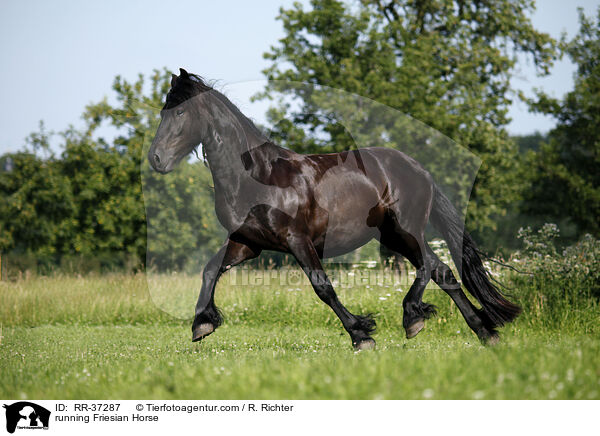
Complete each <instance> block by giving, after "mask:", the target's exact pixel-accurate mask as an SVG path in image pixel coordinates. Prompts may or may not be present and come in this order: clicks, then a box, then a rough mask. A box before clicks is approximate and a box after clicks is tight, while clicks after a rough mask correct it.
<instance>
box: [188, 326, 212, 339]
mask: <svg viewBox="0 0 600 436" xmlns="http://www.w3.org/2000/svg"><path fill="white" fill-rule="evenodd" d="M214 331H215V327H214V326H213V325H212V324H211V323H208V322H205V323H204V324H200V325H199V326H198V327H196V328H195V329H194V331H193V333H192V342H198V341H199V340H201V339H203V338H205V337H206V336H208V335H210V334H211V333H212V332H214Z"/></svg>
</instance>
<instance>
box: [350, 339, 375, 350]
mask: <svg viewBox="0 0 600 436" xmlns="http://www.w3.org/2000/svg"><path fill="white" fill-rule="evenodd" d="M374 348H375V339H364V340H362V341H360V342H358V343H355V344H354V349H355V350H356V351H362V350H372V349H374Z"/></svg>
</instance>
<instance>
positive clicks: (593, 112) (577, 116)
mask: <svg viewBox="0 0 600 436" xmlns="http://www.w3.org/2000/svg"><path fill="white" fill-rule="evenodd" d="M597 14H598V15H597V20H596V23H594V22H593V20H592V19H588V18H587V17H586V16H585V15H584V13H583V11H582V10H581V9H580V11H579V21H580V30H579V33H578V34H577V36H575V38H574V39H573V40H572V41H570V42H569V43H567V44H566V47H565V51H566V54H567V55H568V56H569V57H570V59H571V60H572V61H573V63H575V64H576V65H577V71H576V73H575V84H574V89H573V90H572V91H571V92H569V93H568V94H567V95H565V96H564V98H563V99H562V100H558V99H554V98H551V97H549V96H548V95H546V94H544V93H542V92H538V95H537V97H536V98H535V99H531V100H530V104H531V107H532V108H533V110H535V111H537V112H540V113H544V114H549V115H552V116H553V117H554V118H556V120H557V125H556V127H555V128H554V129H553V130H552V131H551V132H550V134H549V136H550V139H549V141H548V142H547V143H546V144H544V145H543V146H542V148H541V150H540V152H539V153H532V154H531V155H530V159H529V164H530V168H531V169H532V171H531V172H530V173H531V174H532V175H533V176H532V178H531V189H530V191H529V193H528V195H527V197H526V202H525V208H526V210H527V211H528V212H529V213H532V214H535V215H538V216H544V217H547V218H548V219H552V220H554V221H555V222H558V221H561V220H565V219H566V220H567V221H570V222H571V223H573V224H575V225H576V226H577V233H578V234H581V233H583V232H590V233H592V234H594V235H595V236H598V235H599V234H600V223H599V221H598V217H599V216H600V8H598V12H597Z"/></svg>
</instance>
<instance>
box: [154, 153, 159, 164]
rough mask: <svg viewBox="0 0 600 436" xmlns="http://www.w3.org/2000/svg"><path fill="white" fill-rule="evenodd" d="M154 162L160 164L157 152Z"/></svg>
mask: <svg viewBox="0 0 600 436" xmlns="http://www.w3.org/2000/svg"><path fill="white" fill-rule="evenodd" d="M154 162H155V163H156V164H157V165H160V157H158V155H157V154H155V155H154Z"/></svg>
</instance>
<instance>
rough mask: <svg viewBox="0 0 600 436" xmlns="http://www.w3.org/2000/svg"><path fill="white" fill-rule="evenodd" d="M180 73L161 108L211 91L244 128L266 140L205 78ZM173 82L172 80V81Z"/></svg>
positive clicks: (178, 103) (174, 105) (173, 105)
mask: <svg viewBox="0 0 600 436" xmlns="http://www.w3.org/2000/svg"><path fill="white" fill-rule="evenodd" d="M180 71H181V74H180V75H179V77H176V79H175V82H174V85H173V86H172V87H171V89H170V90H169V92H168V94H167V99H166V102H165V105H164V107H163V109H172V108H174V107H176V106H178V105H180V104H181V103H183V102H184V101H186V100H189V99H190V98H193V97H195V96H197V95H200V94H202V93H204V92H212V93H213V94H214V96H215V97H217V98H218V99H219V101H221V102H222V103H223V104H224V105H225V106H226V107H227V108H228V109H229V110H230V111H231V113H232V114H233V115H234V116H235V117H236V118H237V119H238V120H239V122H240V123H241V124H242V126H243V127H244V128H245V129H248V130H249V131H251V132H252V133H254V134H255V135H258V136H259V137H260V138H264V139H265V140H267V139H268V138H267V137H266V136H265V134H264V133H263V132H262V131H261V130H260V129H259V128H258V127H256V125H255V124H254V123H253V122H252V120H251V119H250V118H248V117H247V116H246V115H244V114H243V113H242V112H241V111H240V110H239V109H238V108H237V106H236V105H234V104H233V103H232V102H231V101H230V100H229V99H228V98H227V97H225V96H224V95H223V94H222V93H220V92H219V91H217V90H216V89H214V88H213V86H212V85H209V84H208V83H207V82H206V80H205V79H204V78H203V77H201V76H199V75H198V74H192V73H188V72H187V71H185V70H183V69H181V70H180ZM172 83H173V82H172Z"/></svg>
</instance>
